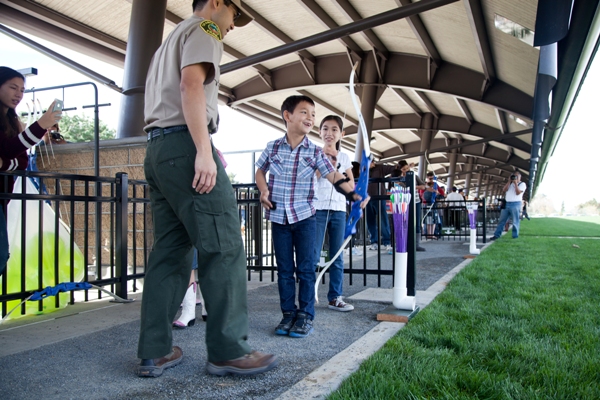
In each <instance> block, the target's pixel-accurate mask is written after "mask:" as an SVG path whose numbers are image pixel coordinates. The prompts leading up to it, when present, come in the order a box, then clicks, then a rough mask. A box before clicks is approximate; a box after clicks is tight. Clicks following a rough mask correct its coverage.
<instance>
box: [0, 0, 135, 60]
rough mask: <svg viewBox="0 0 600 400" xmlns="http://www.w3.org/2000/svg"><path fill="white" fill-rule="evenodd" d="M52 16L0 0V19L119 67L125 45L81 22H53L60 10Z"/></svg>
mask: <svg viewBox="0 0 600 400" xmlns="http://www.w3.org/2000/svg"><path fill="white" fill-rule="evenodd" d="M1 3H4V4H1ZM27 4H28V5H30V6H31V7H33V9H35V7H37V6H35V5H33V4H30V3H27ZM55 16H56V18H57V20H51V19H47V18H42V17H41V16H39V15H38V14H37V13H35V12H33V11H31V10H30V9H25V10H24V11H21V10H20V9H19V8H16V7H15V6H14V4H12V3H10V2H7V1H6V0H1V1H0V23H2V24H10V26H12V27H13V28H15V29H19V30H21V31H23V32H26V33H28V34H31V35H35V36H38V37H42V38H46V39H47V40H49V41H53V42H55V43H61V44H62V45H63V46H64V47H67V48H69V49H71V50H74V51H77V52H80V53H82V54H85V55H88V56H90V57H95V58H97V59H99V60H102V61H104V62H107V63H109V64H111V65H114V66H117V67H119V68H123V66H124V65H125V51H126V48H127V44H126V43H125V42H122V41H120V40H118V39H116V38H113V37H110V36H107V35H105V34H103V33H100V32H97V31H94V30H92V29H90V28H88V27H86V26H84V25H80V24H79V25H77V23H74V25H72V26H71V27H67V26H66V25H65V24H61V23H60V22H57V21H60V18H59V16H60V14H55ZM46 21H47V22H46ZM75 26H77V29H74V27H75ZM81 32H83V33H81Z"/></svg>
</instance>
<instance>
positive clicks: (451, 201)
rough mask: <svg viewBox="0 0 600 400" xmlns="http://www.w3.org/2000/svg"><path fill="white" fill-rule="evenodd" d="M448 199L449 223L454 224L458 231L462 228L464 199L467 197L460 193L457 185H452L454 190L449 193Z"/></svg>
mask: <svg viewBox="0 0 600 400" xmlns="http://www.w3.org/2000/svg"><path fill="white" fill-rule="evenodd" d="M446 201H448V207H449V209H448V211H449V213H448V214H449V215H448V216H449V217H450V218H449V221H448V223H449V224H450V225H453V226H454V229H456V230H457V231H459V230H460V216H461V215H462V213H463V211H462V209H463V208H464V205H465V204H464V201H465V198H464V197H463V196H462V195H461V194H460V193H458V189H457V188H456V186H454V187H452V191H451V192H450V193H448V196H447V197H446Z"/></svg>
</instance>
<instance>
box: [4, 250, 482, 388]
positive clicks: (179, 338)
mask: <svg viewBox="0 0 600 400" xmlns="http://www.w3.org/2000/svg"><path fill="white" fill-rule="evenodd" d="M423 245H424V247H425V248H426V249H427V252H424V253H417V296H416V297H417V304H418V305H419V306H420V307H421V309H423V308H424V307H425V306H427V304H429V303H430V302H431V301H432V300H433V299H434V298H435V296H437V294H439V293H440V292H441V291H443V289H444V288H445V285H446V284H447V283H448V282H449V281H450V280H451V279H452V277H453V276H454V275H455V274H456V273H458V271H460V269H462V268H463V267H464V266H465V265H467V264H468V263H469V262H470V260H464V258H463V256H464V255H467V254H468V245H465V244H464V242H462V241H456V242H454V241H449V242H448V241H436V242H425V243H424V244H423ZM478 247H479V248H481V244H479V245H478ZM376 254H377V253H376V252H371V251H369V252H368V253H367V262H368V264H371V263H372V262H375V257H376V256H377V255H376ZM381 258H382V260H383V264H382V268H388V267H386V263H389V268H390V269H391V256H390V255H387V254H381ZM355 262H356V259H355ZM326 287H327V286H326V285H321V286H320V290H319V293H320V296H321V299H323V298H324V297H325V293H326ZM391 287H392V286H391V277H383V278H382V280H381V286H380V287H377V279H376V278H375V277H373V276H371V277H368V278H367V285H366V286H364V285H363V277H362V276H359V277H357V276H354V277H353V285H350V284H349V279H348V277H346V282H345V286H344V288H345V294H346V296H347V301H348V302H350V303H351V304H353V305H354V306H355V310H354V311H352V312H349V313H340V312H336V311H332V310H329V309H327V306H326V304H324V302H323V300H322V301H321V303H319V304H318V305H317V306H316V318H315V332H314V333H313V334H312V335H311V336H309V337H307V338H305V339H292V338H289V337H280V336H276V335H274V334H273V329H274V327H275V325H277V323H278V322H279V319H280V318H281V313H280V311H279V301H278V294H277V285H276V283H272V282H270V281H269V282H258V280H257V279H255V277H253V279H252V280H251V281H249V282H248V305H249V323H250V324H249V327H250V332H249V333H250V335H249V343H250V345H251V346H252V347H253V348H254V349H256V350H259V351H265V352H271V353H274V354H276V355H277V356H278V357H279V360H280V365H279V367H278V368H276V369H275V370H273V371H271V372H269V373H266V374H263V375H259V376H255V377H246V378H239V377H214V376H211V375H208V374H207V373H206V371H205V362H206V349H205V345H204V323H203V322H202V321H201V319H197V322H196V325H195V326H193V327H190V328H187V329H185V330H181V331H174V332H173V337H174V344H176V345H179V346H181V347H182V349H183V351H184V361H183V362H182V363H181V364H180V365H179V366H177V367H175V368H172V369H169V370H166V371H165V373H164V374H163V376H162V377H160V378H156V379H141V378H138V377H137V376H136V375H135V368H136V365H137V364H138V362H139V360H138V359H137V358H136V346H137V336H138V332H139V315H140V305H141V302H140V301H139V299H140V294H134V295H132V296H131V297H132V298H136V299H137V301H135V302H133V303H130V304H116V303H110V302H109V301H108V300H100V301H92V302H88V303H77V304H75V305H73V306H68V307H67V308H65V309H63V310H60V311H57V312H54V313H50V314H46V315H42V316H34V317H28V318H22V319H18V320H14V321H7V322H5V323H4V324H2V325H0V393H1V397H2V398H3V399H23V398H36V397H39V398H42V397H43V398H47V399H54V398H57V399H58V398H61V399H64V398H72V399H79V398H86V399H105V398H106V399H108V398H110V399H145V398H149V397H152V398H157V399H163V398H164V399H167V398H168V399H229V398H235V399H240V398H244V399H248V398H251V399H276V398H281V399H292V398H293V399H305V398H324V397H325V396H326V395H327V394H329V393H331V391H333V390H335V389H336V388H337V387H338V386H339V384H340V383H341V382H342V381H343V379H345V378H346V377H347V376H349V375H350V374H351V373H352V372H354V371H355V370H356V369H358V367H359V365H360V363H361V362H362V361H363V360H364V359H365V358H367V357H368V356H369V355H371V354H372V353H374V352H375V351H377V350H378V349H379V348H380V347H381V346H383V344H384V343H385V342H386V341H387V340H388V339H389V338H390V337H392V336H393V335H394V334H395V333H396V332H397V331H398V330H399V329H401V328H402V327H403V326H404V324H397V323H390V322H382V323H380V322H378V321H376V314H377V313H378V312H380V311H382V310H383V309H385V308H386V307H387V306H388V305H389V303H391V299H392V294H391V292H392V289H391Z"/></svg>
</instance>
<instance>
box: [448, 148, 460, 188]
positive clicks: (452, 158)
mask: <svg viewBox="0 0 600 400" xmlns="http://www.w3.org/2000/svg"><path fill="white" fill-rule="evenodd" d="M456 143H457V140H456V139H452V140H451V141H450V145H451V146H452V145H455V144H456ZM457 155H458V154H457V153H456V149H452V150H450V153H448V161H449V166H448V182H447V184H448V185H447V186H448V187H447V188H446V193H451V192H452V187H453V186H454V180H455V179H456V177H455V176H454V174H455V173H456V157H457Z"/></svg>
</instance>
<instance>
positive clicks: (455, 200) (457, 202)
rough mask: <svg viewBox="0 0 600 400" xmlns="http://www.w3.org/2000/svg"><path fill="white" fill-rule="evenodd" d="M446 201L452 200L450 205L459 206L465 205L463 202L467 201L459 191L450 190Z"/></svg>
mask: <svg viewBox="0 0 600 400" xmlns="http://www.w3.org/2000/svg"><path fill="white" fill-rule="evenodd" d="M446 201H449V202H450V203H448V205H449V206H450V207H459V206H461V205H463V204H462V203H463V202H464V201H465V199H464V198H463V197H462V195H460V194H458V193H457V192H450V193H449V194H448V196H447V197H446Z"/></svg>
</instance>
